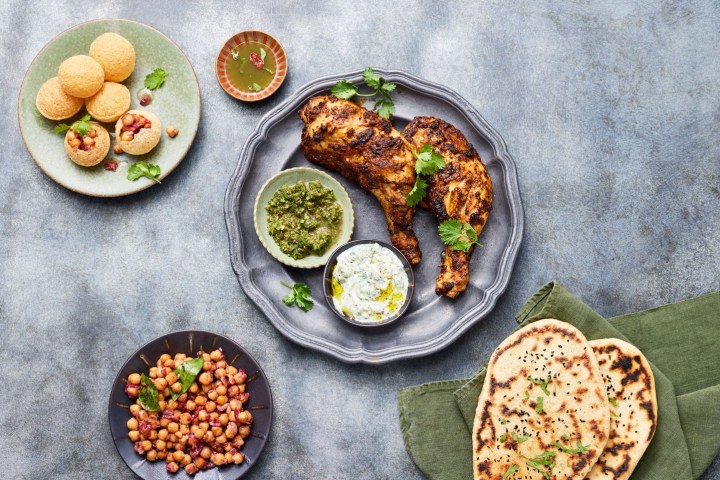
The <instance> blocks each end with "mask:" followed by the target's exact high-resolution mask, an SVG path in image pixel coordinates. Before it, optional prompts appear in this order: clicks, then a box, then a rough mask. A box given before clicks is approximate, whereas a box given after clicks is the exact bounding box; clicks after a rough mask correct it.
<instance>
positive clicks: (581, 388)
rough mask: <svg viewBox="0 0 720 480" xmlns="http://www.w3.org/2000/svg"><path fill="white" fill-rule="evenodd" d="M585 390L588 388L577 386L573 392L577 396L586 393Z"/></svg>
mask: <svg viewBox="0 0 720 480" xmlns="http://www.w3.org/2000/svg"><path fill="white" fill-rule="evenodd" d="M587 392H588V389H587V388H586V387H578V388H577V389H576V390H575V393H577V394H578V396H581V395H584V394H586V393H587Z"/></svg>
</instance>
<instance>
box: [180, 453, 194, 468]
mask: <svg viewBox="0 0 720 480" xmlns="http://www.w3.org/2000/svg"><path fill="white" fill-rule="evenodd" d="M180 463H181V465H182V466H183V467H184V466H186V465H190V464H191V463H192V457H191V456H190V455H188V454H187V453H186V454H185V456H184V457H183V459H182V461H181V462H180Z"/></svg>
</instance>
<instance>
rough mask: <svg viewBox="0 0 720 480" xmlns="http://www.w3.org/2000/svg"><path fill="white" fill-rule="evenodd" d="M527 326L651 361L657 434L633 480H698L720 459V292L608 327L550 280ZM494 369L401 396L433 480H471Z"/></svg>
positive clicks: (417, 454) (416, 449)
mask: <svg viewBox="0 0 720 480" xmlns="http://www.w3.org/2000/svg"><path fill="white" fill-rule="evenodd" d="M516 318H517V320H518V322H520V328H521V327H523V326H525V325H527V324H528V323H531V322H534V321H536V320H540V319H543V318H556V319H558V320H562V321H565V322H568V323H571V324H573V325H574V326H576V327H577V328H579V329H580V330H581V331H582V332H583V333H584V334H585V336H586V337H587V338H588V339H589V340H593V339H597V338H620V339H623V340H626V341H629V342H630V343H632V344H634V345H635V346H637V347H638V348H639V349H640V350H641V351H642V352H643V353H644V354H645V356H646V357H647V359H648V361H649V362H650V364H651V366H652V369H653V374H654V376H655V384H656V388H657V397H658V426H657V431H656V433H655V437H654V438H653V441H652V443H651V444H650V446H649V447H648V449H647V451H646V452H645V455H644V456H643V458H642V460H641V461H640V463H639V464H638V466H637V468H636V469H635V471H634V472H633V475H632V479H633V480H656V479H673V480H690V479H696V478H699V477H700V476H701V475H702V473H703V472H704V471H705V469H706V468H707V467H708V466H709V465H710V463H711V462H712V461H713V459H714V458H715V456H716V455H717V454H718V452H720V368H718V367H719V366H720V365H718V360H719V359H720V292H715V293H710V294H706V295H702V296H700V297H696V298H693V299H690V300H685V301H682V302H678V303H674V304H670V305H665V306H662V307H658V308H654V309H651V310H647V311H643V312H638V313H633V314H629V315H623V316H620V317H614V318H611V319H609V320H607V321H606V320H605V319H604V318H603V317H601V316H600V315H598V314H597V313H596V312H594V311H593V310H592V309H591V308H590V307H588V306H587V305H585V304H584V303H582V302H581V301H580V300H578V299H577V298H576V297H574V296H573V295H571V294H570V293H568V292H567V291H566V290H565V289H564V288H562V287H561V286H560V285H558V284H557V283H556V282H550V283H548V284H547V285H545V286H544V287H543V288H541V289H540V290H539V291H538V292H537V293H536V294H535V295H533V296H532V298H530V300H528V302H527V303H526V304H525V306H524V307H523V308H522V309H521V310H520V312H519V313H518V314H517V316H516ZM484 380H485V368H484V367H483V368H482V369H480V370H479V371H478V372H477V373H476V374H475V375H473V377H472V378H470V379H462V380H451V381H444V382H432V383H426V384H423V385H417V386H414V387H408V388H404V389H402V390H401V391H400V393H399V395H398V409H399V414H400V426H401V429H402V434H403V438H404V440H405V447H406V448H407V451H408V453H409V454H410V456H411V457H412V459H413V461H414V462H415V464H416V465H417V466H418V467H419V468H420V470H421V471H422V472H423V473H424V474H425V476H426V477H427V478H428V479H429V480H469V479H472V478H473V473H472V443H471V432H472V425H473V420H474V417H475V407H476V406H477V399H478V396H479V395H480V391H481V390H482V385H483V381H484Z"/></svg>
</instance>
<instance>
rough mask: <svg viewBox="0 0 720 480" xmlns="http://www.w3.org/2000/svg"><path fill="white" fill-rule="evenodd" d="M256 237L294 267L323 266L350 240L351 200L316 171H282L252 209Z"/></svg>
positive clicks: (271, 251)
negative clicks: (338, 248)
mask: <svg viewBox="0 0 720 480" xmlns="http://www.w3.org/2000/svg"><path fill="white" fill-rule="evenodd" d="M253 220H254V222H255V233H257V237H258V239H259V240H260V243H261V244H262V246H263V247H265V250H267V251H268V253H269V254H270V255H272V256H273V257H274V258H275V259H276V260H277V261H279V262H280V263H283V264H285V265H287V266H290V267H295V268H317V267H322V266H324V265H325V264H326V263H327V261H328V258H330V255H331V254H332V252H333V250H335V249H336V248H337V247H338V246H340V245H343V244H345V243H347V242H349V241H350V239H351V237H352V234H353V229H354V227H355V214H354V213H353V206H352V202H351V201H350V196H349V195H348V193H347V191H346V190H345V188H343V186H342V185H341V184H340V183H339V182H338V181H337V180H335V179H334V178H333V177H331V176H330V175H328V174H327V173H325V172H322V171H320V170H317V169H315V168H307V167H297V168H288V169H287V170H283V171H281V172H280V173H278V174H277V175H275V176H273V177H271V178H270V179H269V180H268V181H267V182H265V184H264V185H263V186H262V187H260V191H259V192H258V194H257V197H255V207H254V211H253Z"/></svg>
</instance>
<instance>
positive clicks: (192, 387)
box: [188, 382, 199, 393]
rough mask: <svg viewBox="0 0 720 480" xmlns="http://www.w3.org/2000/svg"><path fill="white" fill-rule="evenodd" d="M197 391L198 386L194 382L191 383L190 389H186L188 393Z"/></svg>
mask: <svg viewBox="0 0 720 480" xmlns="http://www.w3.org/2000/svg"><path fill="white" fill-rule="evenodd" d="M198 390H199V388H198V384H197V383H195V382H193V383H191V384H190V388H188V392H190V393H197V392H198Z"/></svg>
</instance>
